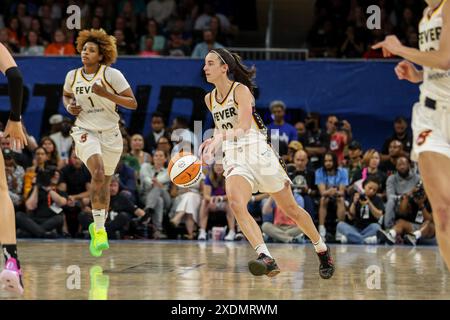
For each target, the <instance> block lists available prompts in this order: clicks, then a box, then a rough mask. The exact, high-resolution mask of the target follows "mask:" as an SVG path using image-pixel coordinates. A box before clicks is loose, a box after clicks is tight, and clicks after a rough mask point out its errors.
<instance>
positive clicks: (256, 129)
mask: <svg viewBox="0 0 450 320" xmlns="http://www.w3.org/2000/svg"><path fill="white" fill-rule="evenodd" d="M238 85H240V83H239V82H233V84H232V85H231V87H230V90H229V91H228V93H227V95H226V96H225V98H224V99H223V100H222V102H220V101H219V100H218V99H217V89H214V90H213V91H211V93H210V95H209V100H210V101H209V102H210V105H209V106H208V108H209V109H210V111H211V113H212V116H213V119H214V124H215V126H216V128H217V129H218V130H219V131H221V132H224V131H227V130H233V129H235V128H237V126H238V124H239V118H238V109H239V106H238V104H237V103H236V100H235V90H236V87H237V86H238ZM261 140H267V129H266V127H265V126H264V123H263V121H262V119H261V117H260V116H259V115H258V114H257V113H256V112H255V108H254V107H253V120H252V125H251V127H250V131H249V132H248V133H247V134H246V135H245V136H243V137H241V138H240V139H239V142H238V143H239V145H248V144H253V143H257V142H259V141H261ZM233 147H236V142H234V141H229V140H227V141H224V143H223V145H222V149H223V150H224V151H225V150H227V149H230V148H233Z"/></svg>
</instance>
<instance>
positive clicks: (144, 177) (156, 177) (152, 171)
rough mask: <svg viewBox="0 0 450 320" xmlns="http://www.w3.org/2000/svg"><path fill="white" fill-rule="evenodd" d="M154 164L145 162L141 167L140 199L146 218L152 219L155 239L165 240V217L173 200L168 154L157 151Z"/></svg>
mask: <svg viewBox="0 0 450 320" xmlns="http://www.w3.org/2000/svg"><path fill="white" fill-rule="evenodd" d="M153 162H154V164H153V165H152V164H151V163H148V162H145V163H143V164H142V166H141V171H140V173H139V175H140V181H141V187H140V199H141V202H142V203H143V204H144V205H145V207H144V209H145V213H146V218H151V221H152V224H153V226H154V227H155V229H156V231H155V234H154V235H153V237H154V238H155V239H165V238H167V236H166V235H165V233H164V231H163V217H164V212H166V211H167V210H168V209H169V208H170V205H171V202H172V199H171V198H170V194H169V185H170V178H169V174H168V173H167V168H166V167H165V165H166V162H167V157H166V154H165V153H164V152H163V151H161V150H157V151H155V154H154V156H153Z"/></svg>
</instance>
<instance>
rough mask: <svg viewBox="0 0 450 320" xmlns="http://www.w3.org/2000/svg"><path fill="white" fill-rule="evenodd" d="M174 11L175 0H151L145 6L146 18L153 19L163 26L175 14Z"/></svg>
mask: <svg viewBox="0 0 450 320" xmlns="http://www.w3.org/2000/svg"><path fill="white" fill-rule="evenodd" d="M175 9H176V3H175V0H151V1H150V2H149V3H148V4H147V18H149V19H154V20H155V21H156V22H158V23H159V24H160V25H163V24H164V23H166V21H167V20H168V19H169V17H170V16H171V15H172V13H174V12H175Z"/></svg>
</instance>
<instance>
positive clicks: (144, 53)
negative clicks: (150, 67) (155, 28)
mask: <svg viewBox="0 0 450 320" xmlns="http://www.w3.org/2000/svg"><path fill="white" fill-rule="evenodd" d="M139 55H140V56H141V57H158V56H159V52H158V51H155V50H153V38H152V37H150V36H147V38H146V39H145V47H144V49H143V50H141V52H139Z"/></svg>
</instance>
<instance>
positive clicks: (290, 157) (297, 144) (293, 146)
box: [282, 140, 303, 164]
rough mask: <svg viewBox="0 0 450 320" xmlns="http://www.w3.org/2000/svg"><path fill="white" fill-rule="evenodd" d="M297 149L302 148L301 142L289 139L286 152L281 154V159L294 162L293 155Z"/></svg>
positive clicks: (288, 162) (287, 162)
mask: <svg viewBox="0 0 450 320" xmlns="http://www.w3.org/2000/svg"><path fill="white" fill-rule="evenodd" d="M299 150H303V146H302V144H301V143H300V142H298V141H295V140H293V141H291V142H290V143H289V145H288V148H287V154H286V155H284V156H282V159H283V160H284V162H285V163H286V164H290V163H292V162H294V155H295V153H296V152H297V151H299Z"/></svg>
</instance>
